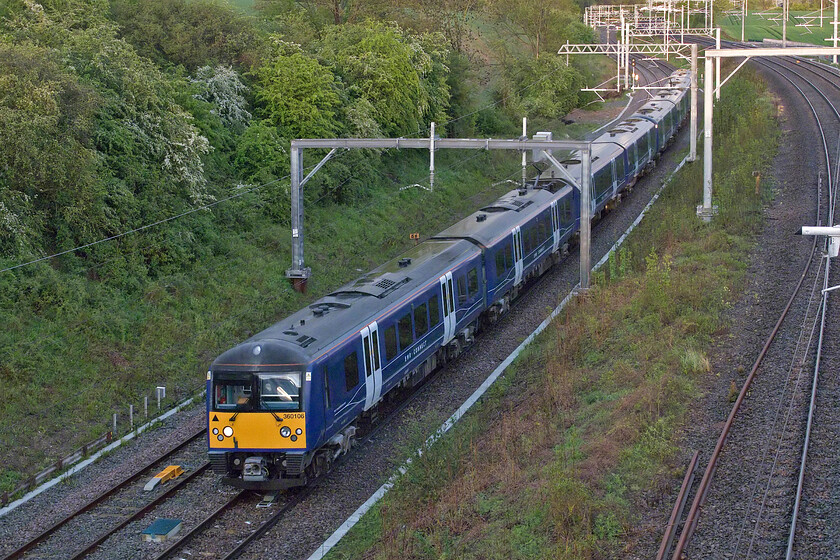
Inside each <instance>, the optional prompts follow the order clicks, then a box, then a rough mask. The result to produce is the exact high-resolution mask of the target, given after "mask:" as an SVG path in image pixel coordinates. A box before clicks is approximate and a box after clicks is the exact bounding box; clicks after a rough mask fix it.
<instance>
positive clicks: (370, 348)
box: [361, 321, 382, 410]
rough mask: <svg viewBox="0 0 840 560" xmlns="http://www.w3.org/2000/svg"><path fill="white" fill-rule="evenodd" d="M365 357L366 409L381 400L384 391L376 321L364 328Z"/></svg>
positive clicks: (363, 346) (363, 347) (363, 349)
mask: <svg viewBox="0 0 840 560" xmlns="http://www.w3.org/2000/svg"><path fill="white" fill-rule="evenodd" d="M361 334H362V351H363V353H364V356H365V359H364V364H365V410H367V409H369V408H370V407H372V406H373V405H374V404H376V403H377V402H379V397H380V396H381V393H382V358H381V357H380V354H379V327H378V325H377V324H376V321H374V322H373V323H371V324H370V325H368V326H366V327H365V328H363V329H362V332H361Z"/></svg>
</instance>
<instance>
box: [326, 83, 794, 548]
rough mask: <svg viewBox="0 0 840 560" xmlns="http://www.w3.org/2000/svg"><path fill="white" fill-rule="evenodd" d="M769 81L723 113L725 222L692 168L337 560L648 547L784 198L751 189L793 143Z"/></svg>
mask: <svg viewBox="0 0 840 560" xmlns="http://www.w3.org/2000/svg"><path fill="white" fill-rule="evenodd" d="M754 80H755V78H753V77H752V74H751V72H750V71H746V72H745V74H743V75H742V76H740V77H738V78H735V79H733V82H732V83H731V86H730V88H728V89H727V90H726V91H725V92H724V96H723V99H722V101H721V103H720V109H719V111H718V116H720V117H721V120H720V121H719V124H718V125H717V127H716V133H717V139H718V146H719V148H718V150H717V152H716V154H715V169H716V170H717V173H716V177H715V184H716V192H717V193H718V200H717V201H716V202H717V204H718V205H719V207H720V214H719V215H718V218H717V219H715V220H714V221H713V222H712V223H711V224H703V223H702V222H700V221H699V220H698V219H697V217H696V216H695V214H694V208H695V205H696V203H697V201H698V200H700V196H701V175H702V168H701V165H700V164H694V165H692V166H689V167H687V168H685V169H684V170H683V171H681V172H680V174H678V176H677V177H676V178H675V180H674V181H673V182H672V183H671V184H670V185H669V187H668V188H667V189H666V191H665V192H664V193H663V196H662V197H661V198H660V201H659V202H657V204H656V205H655V206H654V207H653V209H652V213H651V215H649V216H648V217H647V218H646V219H645V220H644V221H643V222H642V223H641V224H640V226H639V228H637V230H636V231H635V232H634V233H633V234H632V235H631V236H630V238H629V239H628V242H627V245H626V248H624V249H623V250H622V251H620V254H619V255H618V256H617V257H614V258H613V259H612V263H611V264H610V265H609V266H608V267H607V268H606V270H605V271H603V272H601V273H599V274H598V275H597V279H598V280H597V284H596V285H595V287H594V288H593V289H592V290H591V291H590V292H589V294H588V295H587V296H586V297H585V298H578V299H576V300H574V301H573V302H572V303H571V304H570V305H569V306H568V307H567V308H566V310H565V311H564V313H563V314H561V316H560V317H558V319H557V320H556V321H555V323H554V324H553V325H552V326H551V327H549V328H548V329H546V330H545V331H544V332H543V333H542V334H541V335H540V336H538V337H537V338H536V340H535V342H534V344H533V345H532V346H531V347H530V349H529V350H528V352H526V353H523V355H521V356H520V357H519V358H518V359H517V360H516V361H515V362H514V364H513V366H512V368H511V369H510V370H509V371H508V372H506V374H505V376H504V377H503V378H502V379H501V380H500V382H499V385H498V386H497V387H494V388H493V390H492V391H490V393H489V394H488V396H487V397H486V398H485V399H484V400H483V401H482V403H480V404H479V406H477V407H476V408H475V409H474V410H473V411H472V412H471V413H470V414H468V415H467V416H466V417H465V418H464V419H463V420H462V422H461V423H459V424H458V425H457V426H455V427H454V428H453V429H452V430H451V431H450V433H449V434H448V435H447V436H445V437H443V438H441V439H440V440H438V442H437V443H436V444H435V445H434V446H433V447H432V448H431V449H429V450H427V452H426V453H424V454H423V455H422V456H421V457H419V458H417V459H415V461H414V462H413V463H412V465H411V466H410V467H409V469H408V471H407V472H406V474H405V475H404V476H402V477H400V479H399V480H398V481H397V484H396V485H395V487H394V489H393V490H392V491H391V492H390V493H389V494H388V495H387V496H386V497H385V498H384V499H383V500H382V502H380V504H379V505H378V506H377V507H376V508H374V510H373V511H372V513H371V514H369V515H367V516H365V517H364V518H363V519H362V521H361V523H360V524H359V525H357V526H356V527H355V528H354V529H353V530H352V531H351V532H350V533H349V534H348V535H347V537H345V538H344V539H343V540H342V542H340V543H339V545H338V546H337V547H336V548H335V549H334V550H333V551H332V552H331V553H330V558H333V559H341V560H345V559H350V558H391V557H395V556H397V555H399V556H400V557H402V558H407V559H421V558H464V559H472V558H475V559H478V558H482V559H495V558H498V559H509V558H523V559H525V558H529V559H530V558H563V559H577V558H580V559H588V558H592V557H621V556H622V555H626V553H627V552H628V551H629V550H632V543H633V542H634V541H635V540H636V538H637V536H636V535H635V534H634V523H635V521H636V520H637V515H638V512H639V511H642V509H643V508H644V507H645V505H644V504H645V503H646V500H649V499H650V494H649V492H650V491H651V489H653V490H654V491H656V489H658V488H661V489H664V488H669V487H671V486H673V485H678V484H679V478H680V477H681V476H682V469H683V465H681V464H680V463H679V461H678V448H677V438H678V434H679V433H681V430H683V429H684V427H685V426H684V423H685V421H686V411H687V410H688V409H689V408H690V407H691V406H692V403H693V402H694V401H695V400H696V399H698V398H700V396H701V390H702V387H703V386H704V385H705V384H706V383H708V382H710V380H711V379H712V378H711V375H713V373H712V372H710V370H709V365H708V363H709V362H708V358H707V353H708V352H709V351H710V348H711V346H712V344H713V342H714V340H715V339H716V337H718V336H720V335H721V334H722V333H724V332H725V329H726V322H725V312H726V310H727V309H728V308H729V307H730V305H731V303H732V301H733V300H734V298H735V297H737V296H736V294H737V293H738V290H739V289H740V287H741V283H742V279H743V275H744V272H745V270H746V262H747V260H748V259H747V256H748V252H749V250H750V247H751V245H752V243H753V234H754V233H755V232H757V231H758V229H759V228H760V226H761V225H762V220H761V213H760V209H761V207H762V205H763V204H764V203H765V202H766V201H767V200H768V198H769V196H770V195H769V190H765V191H764V192H761V193H759V194H756V193H755V192H754V191H753V190H752V189H751V188H750V187H751V186H752V185H754V182H753V181H751V178H752V171H753V170H755V169H759V170H762V171H764V172H766V171H767V169H768V166H769V164H770V162H771V161H772V156H773V153H774V149H775V146H776V139H777V138H778V130H777V126H776V123H775V121H774V119H773V116H774V112H773V105H772V102H771V100H770V98H769V96H768V95H767V94H766V92H765V91H764V89H763V87H762V86H761V85H759V84H758V83H757V82H755V81H754ZM768 146H770V149H768ZM700 161H702V159H701V160H700ZM768 188H769V187H768V185H767V183H765V189H768ZM617 348H620V349H621V350H622V351H621V352H616V351H615V349H617ZM627 547H630V549H628V548H627Z"/></svg>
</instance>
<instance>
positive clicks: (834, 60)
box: [831, 0, 840, 64]
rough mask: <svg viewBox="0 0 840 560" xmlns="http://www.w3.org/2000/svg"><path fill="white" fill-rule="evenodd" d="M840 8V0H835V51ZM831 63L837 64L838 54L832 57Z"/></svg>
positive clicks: (839, 22)
mask: <svg viewBox="0 0 840 560" xmlns="http://www.w3.org/2000/svg"><path fill="white" fill-rule="evenodd" d="M838 6H840V0H834V43H833V46H834V48H835V49H836V48H837V25H838V24H840V18H838V17H837V16H838V11H837V7H838ZM831 61H832V62H834V64H837V55H836V54H835V55H833V56H832V57H831Z"/></svg>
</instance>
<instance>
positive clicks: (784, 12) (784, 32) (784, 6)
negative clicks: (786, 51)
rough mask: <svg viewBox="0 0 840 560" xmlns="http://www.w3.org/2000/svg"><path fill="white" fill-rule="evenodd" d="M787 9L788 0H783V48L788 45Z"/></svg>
mask: <svg viewBox="0 0 840 560" xmlns="http://www.w3.org/2000/svg"><path fill="white" fill-rule="evenodd" d="M787 10H788V0H782V48H785V47H787Z"/></svg>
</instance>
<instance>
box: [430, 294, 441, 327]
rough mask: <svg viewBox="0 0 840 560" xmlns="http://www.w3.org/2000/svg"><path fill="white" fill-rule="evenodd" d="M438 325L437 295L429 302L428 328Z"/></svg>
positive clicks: (438, 307)
mask: <svg viewBox="0 0 840 560" xmlns="http://www.w3.org/2000/svg"><path fill="white" fill-rule="evenodd" d="M438 323H440V304H439V303H438V296H437V294H435V295H433V296H432V299H430V300H429V328H434V327H436V326H437V324H438Z"/></svg>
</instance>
